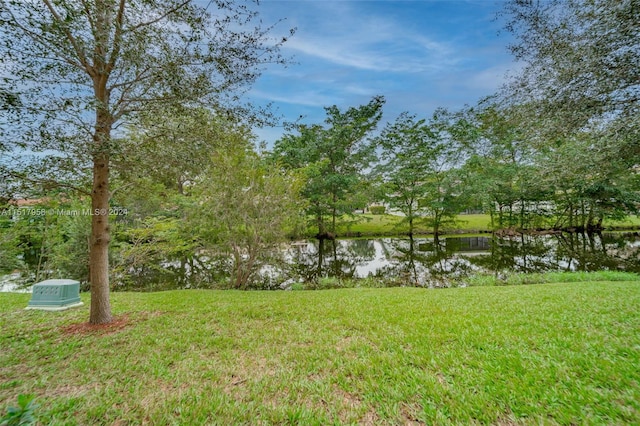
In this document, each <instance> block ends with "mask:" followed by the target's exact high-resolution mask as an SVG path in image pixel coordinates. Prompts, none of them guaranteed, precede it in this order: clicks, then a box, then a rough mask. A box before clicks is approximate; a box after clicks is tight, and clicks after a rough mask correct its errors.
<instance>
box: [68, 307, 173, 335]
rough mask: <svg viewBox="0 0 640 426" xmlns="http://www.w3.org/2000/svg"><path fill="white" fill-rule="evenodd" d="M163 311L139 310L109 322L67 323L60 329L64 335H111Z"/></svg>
mask: <svg viewBox="0 0 640 426" xmlns="http://www.w3.org/2000/svg"><path fill="white" fill-rule="evenodd" d="M162 314H163V312H160V311H153V312H139V313H137V314H134V315H133V316H132V315H129V314H122V315H118V316H116V317H114V318H113V321H111V322H110V323H108V324H89V323H88V322H81V323H75V324H69V325H65V326H64V327H60V331H61V332H62V334H63V335H64V336H78V335H80V336H83V335H89V334H91V335H96V334H97V335H105V336H106V335H110V334H114V333H117V332H119V331H122V330H124V329H125V328H128V327H131V326H133V325H134V324H136V323H139V322H141V321H146V320H148V319H150V318H157V317H159V316H161V315H162Z"/></svg>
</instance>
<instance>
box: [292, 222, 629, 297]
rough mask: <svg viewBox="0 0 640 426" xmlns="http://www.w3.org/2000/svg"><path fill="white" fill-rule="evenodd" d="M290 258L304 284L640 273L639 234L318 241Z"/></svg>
mask: <svg viewBox="0 0 640 426" xmlns="http://www.w3.org/2000/svg"><path fill="white" fill-rule="evenodd" d="M287 257H288V259H289V262H290V263H292V264H294V265H296V270H297V272H298V273H299V275H300V277H301V279H302V280H309V279H311V278H314V277H317V276H334V277H347V278H348V277H354V278H364V277H368V276H373V277H381V278H385V279H394V278H397V279H398V280H402V281H403V282H405V283H407V284H413V285H432V286H433V285H435V286H438V285H439V284H442V283H444V282H448V281H450V280H451V279H456V280H461V279H463V278H464V277H465V276H466V275H468V274H470V273H474V272H485V273H500V272H548V271H598V270H618V271H627V272H636V273H640V233H606V234H591V235H587V234H569V233H562V234H554V235H539V236H531V235H519V236H514V237H502V238H501V237H497V236H492V235H486V236H473V237H446V238H439V239H433V238H414V239H409V238H404V239H399V238H381V239H351V240H336V241H324V242H323V244H321V243H320V242H319V241H315V240H314V241H305V242H301V243H296V244H294V245H292V247H291V248H290V249H289V252H288V256H287Z"/></svg>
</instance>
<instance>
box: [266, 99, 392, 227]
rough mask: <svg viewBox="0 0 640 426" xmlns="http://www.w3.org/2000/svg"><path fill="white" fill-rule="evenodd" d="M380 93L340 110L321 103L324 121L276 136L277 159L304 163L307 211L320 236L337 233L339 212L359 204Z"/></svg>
mask: <svg viewBox="0 0 640 426" xmlns="http://www.w3.org/2000/svg"><path fill="white" fill-rule="evenodd" d="M383 105H384V98H383V97H382V96H376V97H374V98H373V99H371V101H370V102H369V103H367V104H366V105H360V106H358V107H350V108H348V109H347V110H346V111H341V110H340V109H339V108H338V107H337V106H335V105H334V106H331V107H327V108H325V110H326V112H327V118H326V119H325V126H322V125H318V124H316V125H300V126H298V127H297V131H298V134H297V135H296V134H287V135H285V136H284V137H283V138H282V139H280V140H279V141H277V142H276V144H275V147H274V157H275V159H276V160H277V161H278V162H279V163H280V164H282V165H283V166H284V167H286V168H288V169H304V172H305V174H306V177H307V178H306V179H307V180H306V185H305V187H304V188H303V190H302V194H303V196H304V197H305V198H306V199H307V200H308V202H309V207H308V209H307V213H308V214H309V215H310V216H311V217H312V218H313V221H314V225H315V226H317V228H318V237H319V238H321V239H323V238H327V237H330V236H331V235H334V234H335V231H336V223H337V218H338V216H340V215H342V214H345V213H351V212H352V211H353V210H354V209H355V208H358V207H361V203H362V201H361V199H360V198H361V197H355V198H356V199H355V200H354V199H353V198H352V196H353V195H354V193H357V192H358V189H359V188H360V187H359V184H360V183H361V180H362V172H363V170H364V169H366V168H367V167H368V166H369V163H370V162H371V159H372V155H373V146H372V145H371V144H370V143H369V140H368V137H369V136H370V134H371V132H372V131H373V130H374V129H375V127H376V126H377V124H378V122H379V121H380V119H381V118H382V106H383Z"/></svg>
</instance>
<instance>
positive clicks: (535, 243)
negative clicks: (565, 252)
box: [470, 235, 557, 274]
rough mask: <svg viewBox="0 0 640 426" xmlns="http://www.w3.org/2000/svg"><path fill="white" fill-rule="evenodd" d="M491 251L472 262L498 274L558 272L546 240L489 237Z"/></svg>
mask: <svg viewBox="0 0 640 426" xmlns="http://www.w3.org/2000/svg"><path fill="white" fill-rule="evenodd" d="M487 238H488V242H489V251H488V252H487V255H486V256H474V257H472V258H471V259H470V262H471V263H473V264H474V265H475V266H477V267H479V268H481V269H483V270H485V271H487V272H494V273H496V274H498V273H500V272H503V271H515V272H545V271H549V270H557V260H556V259H554V255H553V246H552V245H551V244H549V243H548V241H547V240H546V239H545V238H541V237H539V236H538V237H535V236H530V235H518V236H514V237H497V236H495V235H493V236H491V237H487Z"/></svg>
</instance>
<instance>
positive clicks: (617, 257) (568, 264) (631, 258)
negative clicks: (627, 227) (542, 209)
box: [556, 233, 640, 272]
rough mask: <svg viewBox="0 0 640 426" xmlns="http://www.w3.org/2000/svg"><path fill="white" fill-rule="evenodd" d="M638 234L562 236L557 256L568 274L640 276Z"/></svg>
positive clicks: (559, 238) (558, 240) (639, 240)
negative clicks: (599, 272)
mask: <svg viewBox="0 0 640 426" xmlns="http://www.w3.org/2000/svg"><path fill="white" fill-rule="evenodd" d="M639 242H640V239H638V238H637V234H628V233H627V234H624V233H621V234H604V235H603V234H600V233H586V234H580V233H563V234H561V235H558V236H557V249H556V251H557V254H558V257H559V258H562V259H563V260H564V264H565V266H564V268H563V269H565V270H567V271H570V270H576V271H597V270H602V269H608V270H625V271H629V272H640V259H639V257H640V256H639V255H640V244H638V243H639Z"/></svg>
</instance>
